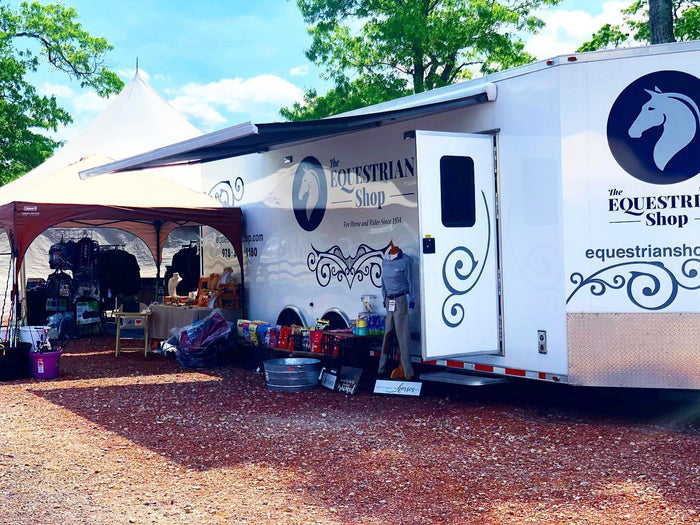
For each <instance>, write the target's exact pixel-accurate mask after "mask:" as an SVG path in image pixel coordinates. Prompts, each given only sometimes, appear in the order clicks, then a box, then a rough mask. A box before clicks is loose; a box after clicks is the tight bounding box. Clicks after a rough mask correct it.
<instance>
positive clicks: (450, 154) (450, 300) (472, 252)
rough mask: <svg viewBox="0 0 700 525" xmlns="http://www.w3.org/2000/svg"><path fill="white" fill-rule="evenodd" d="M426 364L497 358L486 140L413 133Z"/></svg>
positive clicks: (491, 185)
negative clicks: (485, 355) (490, 355)
mask: <svg viewBox="0 0 700 525" xmlns="http://www.w3.org/2000/svg"><path fill="white" fill-rule="evenodd" d="M416 165H417V175H418V216H419V223H420V236H421V243H422V245H421V256H420V267H421V312H422V318H421V324H422V326H421V329H422V330H421V331H422V348H423V358H424V359H426V360H430V359H436V358H445V357H458V356H466V355H469V354H482V353H498V352H499V351H500V328H499V327H500V324H499V315H500V300H499V293H498V286H499V284H498V253H497V252H498V250H497V242H496V213H495V202H496V199H495V172H494V149H493V137H491V136H487V135H467V134H463V133H443V132H429V131H416Z"/></svg>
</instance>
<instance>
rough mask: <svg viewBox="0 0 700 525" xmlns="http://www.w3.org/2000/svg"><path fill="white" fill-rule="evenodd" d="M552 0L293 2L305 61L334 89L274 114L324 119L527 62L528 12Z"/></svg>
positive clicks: (531, 28)
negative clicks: (306, 38)
mask: <svg viewBox="0 0 700 525" xmlns="http://www.w3.org/2000/svg"><path fill="white" fill-rule="evenodd" d="M560 1H561V0H505V1H503V0H501V1H498V0H297V4H298V6H299V9H300V10H301V13H302V15H303V17H304V20H305V22H306V23H307V24H309V26H310V27H309V29H308V31H309V34H310V35H311V36H312V43H311V47H310V48H309V49H308V50H307V52H306V56H307V57H308V58H309V60H311V61H312V62H314V63H316V64H318V65H319V66H321V67H322V68H323V69H324V71H325V76H326V78H328V79H330V80H332V81H333V82H334V83H335V88H334V89H332V90H331V92H329V93H328V94H327V95H326V96H324V97H318V96H316V94H315V93H314V92H308V93H307V97H306V99H305V103H304V106H301V105H298V104H297V105H295V106H294V107H293V108H291V109H289V108H284V109H283V110H282V111H281V113H282V115H283V116H284V117H285V118H290V119H296V118H307V117H305V116H309V115H317V116H327V115H328V114H329V113H326V111H346V110H349V109H354V107H358V106H355V104H360V105H367V104H372V103H377V102H383V101H385V100H389V99H391V98H395V97H397V96H401V95H404V94H406V93H421V92H423V91H426V90H429V89H433V88H437V87H441V86H445V85H448V84H452V83H454V82H457V81H459V80H464V79H468V78H470V77H472V75H475V74H486V73H491V72H494V71H498V70H500V69H505V68H509V67H513V66H517V65H521V64H525V63H528V62H531V61H532V60H533V57H532V56H530V55H529V54H528V53H526V52H525V51H524V50H523V49H524V43H523V41H522V40H521V36H523V35H525V34H527V33H535V32H537V31H538V30H539V29H540V28H541V27H542V25H543V23H542V21H541V20H540V19H539V18H537V17H535V16H534V15H532V12H533V10H535V9H538V8H541V7H545V6H552V5H556V4H557V3H559V2H560ZM382 84H384V86H386V87H385V88H384V89H382V88H381V87H380V86H381V85H382ZM344 102H347V104H345V103H344Z"/></svg>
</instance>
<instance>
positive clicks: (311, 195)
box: [297, 165, 320, 221]
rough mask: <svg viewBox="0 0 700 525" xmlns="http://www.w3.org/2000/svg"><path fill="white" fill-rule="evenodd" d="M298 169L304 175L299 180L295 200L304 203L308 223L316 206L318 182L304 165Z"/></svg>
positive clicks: (312, 171) (314, 174)
mask: <svg viewBox="0 0 700 525" xmlns="http://www.w3.org/2000/svg"><path fill="white" fill-rule="evenodd" d="M300 169H301V170H303V173H304V174H303V176H302V178H301V187H300V188H299V193H298V194H297V199H299V202H303V203H305V205H304V208H305V209H306V219H307V220H309V221H310V220H311V214H312V213H313V212H314V210H315V209H316V205H317V204H318V196H319V186H320V184H319V182H318V175H316V172H315V171H314V170H312V169H309V168H308V167H307V166H304V165H302V166H300Z"/></svg>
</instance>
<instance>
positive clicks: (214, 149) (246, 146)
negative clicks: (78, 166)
mask: <svg viewBox="0 0 700 525" xmlns="http://www.w3.org/2000/svg"><path fill="white" fill-rule="evenodd" d="M495 99H496V86H495V84H493V83H490V82H481V83H478V84H476V85H473V84H472V85H469V86H463V87H462V89H461V90H455V91H454V92H447V93H442V94H431V97H430V98H429V99H428V100H427V101H426V100H422V101H421V102H420V104H419V103H416V104H408V105H404V106H401V107H396V108H393V109H387V110H384V111H376V112H369V113H357V114H352V115H351V114H347V115H340V116H336V117H329V118H325V119H319V120H307V121H302V122H273V123H266V124H253V123H252V122H245V123H243V124H239V125H236V126H232V127H229V128H225V129H222V130H219V131H214V132H212V133H209V134H207V135H202V136H200V137H195V138H193V139H189V140H185V141H182V142H178V143H175V144H171V145H169V146H165V147H163V148H159V149H155V150H153V151H149V152H147V153H142V154H140V155H135V156H133V157H129V158H126V159H123V160H119V161H116V162H112V163H110V164H106V165H104V166H99V167H96V168H91V169H88V170H85V171H82V172H80V178H81V179H85V178H89V177H94V176H96V175H102V174H104V173H115V172H120V171H133V170H140V169H147V168H154V167H159V166H168V165H179V164H192V163H199V162H211V161H215V160H220V159H225V158H229V157H237V156H240V155H246V154H249V153H261V152H265V151H268V150H269V149H271V148H273V147H275V146H282V145H289V144H292V143H300V142H307V141H310V140H314V139H319V138H325V137H330V136H333V135H339V134H343V133H349V132H353V131H359V130H363V129H368V128H374V127H378V126H382V125H384V124H389V123H395V122H400V121H403V120H408V119H411V118H415V117H416V116H419V115H425V114H429V113H437V112H441V111H448V110H450V109H454V108H458V107H465V106H471V105H474V104H481V103H484V102H490V101H493V100H495Z"/></svg>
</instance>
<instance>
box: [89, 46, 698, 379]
mask: <svg viewBox="0 0 700 525" xmlns="http://www.w3.org/2000/svg"><path fill="white" fill-rule="evenodd" d="M698 106H700V44H698V43H697V42H692V43H678V44H667V45H660V46H652V47H643V48H634V49H624V50H616V51H605V52H595V53H585V54H577V55H571V56H561V57H557V58H554V59H551V60H547V61H543V62H538V63H535V64H531V65H527V66H524V67H520V68H516V69H512V70H509V71H505V72H501V73H497V74H495V75H491V76H488V77H484V78H480V79H477V80H473V81H469V82H465V83H462V84H458V85H453V86H449V87H446V88H442V89H438V90H434V91H431V92H428V93H424V94H420V95H415V96H410V97H406V98H403V99H400V100H396V101H392V102H388V103H384V104H380V105H377V106H372V107H368V108H364V109H362V110H358V111H354V112H351V113H347V114H344V115H341V116H339V117H336V118H330V119H324V120H321V121H313V122H306V123H279V124H261V125H258V126H255V125H253V124H243V125H240V126H236V127H234V128H229V129H227V130H222V131H220V132H215V133H212V134H210V135H206V136H204V137H200V138H197V139H193V140H190V141H186V142H183V143H179V144H175V145H172V146H169V147H166V148H162V149H161V150H156V151H154V152H151V153H148V154H144V155H140V156H137V157H134V158H132V159H127V161H121V162H118V163H114V164H112V165H109V166H107V167H105V168H104V169H103V171H108V170H118V169H134V168H145V167H149V166H153V165H163V164H167V163H178V162H183V161H203V162H205V164H203V165H202V176H203V179H204V180H205V181H206V182H205V185H206V187H205V188H204V190H205V191H207V192H209V193H211V194H217V195H218V196H219V197H220V198H221V199H222V200H223V201H225V202H228V203H229V204H231V205H235V206H240V207H241V208H242V209H243V213H244V218H245V232H246V234H245V239H244V252H245V260H246V264H245V289H246V299H247V302H246V307H247V312H248V316H249V317H250V318H253V319H262V320H266V321H270V322H274V321H275V320H276V319H277V318H278V316H279V315H280V314H281V313H282V312H285V315H288V314H290V313H293V314H295V315H296V316H298V317H299V318H300V320H301V321H302V322H303V323H305V324H309V323H312V322H313V320H314V319H315V318H319V317H324V316H328V315H331V316H334V317H335V318H336V319H345V320H349V319H352V318H354V317H355V316H356V314H357V312H358V311H360V309H361V303H360V298H361V296H363V295H375V296H378V298H379V297H381V292H380V278H381V258H382V255H383V253H384V252H385V250H386V249H387V246H388V244H389V241H393V242H394V243H395V244H397V245H399V246H400V247H401V248H402V249H403V250H404V252H405V253H407V254H408V255H410V256H412V257H413V258H414V260H415V262H416V271H415V274H416V275H417V276H419V279H420V297H419V298H418V305H417V307H416V309H415V311H414V312H413V314H412V316H411V327H412V333H413V334H414V337H413V344H414V348H413V355H414V360H415V361H419V362H422V363H424V364H430V365H434V366H436V367H442V368H444V369H448V370H450V371H455V372H459V373H462V374H464V373H469V372H479V373H484V374H495V375H501V376H517V377H524V378H530V379H536V380H544V381H555V382H563V383H570V384H575V385H588V386H614V387H654V388H683V389H697V388H700V344H699V343H700V241H699V239H700V236H699V235H698V230H699V229H700V179H699V178H697V177H696V175H697V174H698V172H700V132H699V130H700V111H699V110H698ZM96 173H97V172H92V173H87V174H86V175H91V174H96ZM209 246H210V250H209V251H208V253H209V254H210V257H209V258H208V259H207V261H208V263H209V266H210V267H211V268H212V269H220V267H221V266H223V265H225V259H226V258H228V257H230V256H232V254H231V252H230V249H229V248H228V247H227V246H226V245H225V243H224V244H222V239H221V238H220V237H217V236H216V235H213V236H212V237H211V238H210V244H209ZM214 255H217V256H218V258H217V257H214ZM222 258H223V259H222ZM217 265H218V266H217ZM380 303H381V301H380V300H378V301H377V306H379V308H380V312H383V309H381V305H380Z"/></svg>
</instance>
